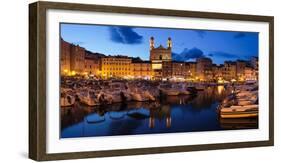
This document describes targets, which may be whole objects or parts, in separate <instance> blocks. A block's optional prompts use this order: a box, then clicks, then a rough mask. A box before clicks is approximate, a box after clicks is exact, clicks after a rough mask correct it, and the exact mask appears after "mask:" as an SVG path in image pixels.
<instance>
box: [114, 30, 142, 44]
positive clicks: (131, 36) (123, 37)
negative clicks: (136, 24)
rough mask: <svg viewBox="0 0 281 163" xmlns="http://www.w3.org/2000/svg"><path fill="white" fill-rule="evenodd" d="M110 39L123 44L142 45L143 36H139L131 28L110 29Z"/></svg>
mask: <svg viewBox="0 0 281 163" xmlns="http://www.w3.org/2000/svg"><path fill="white" fill-rule="evenodd" d="M109 33H110V39H111V41H113V42H116V43H122V44H140V43H142V41H143V36H141V35H139V34H138V33H137V32H135V31H134V28H131V27H109Z"/></svg>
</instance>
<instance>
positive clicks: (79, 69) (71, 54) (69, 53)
mask: <svg viewBox="0 0 281 163" xmlns="http://www.w3.org/2000/svg"><path fill="white" fill-rule="evenodd" d="M60 62H61V64H60V66H61V67H60V69H61V73H62V74H64V75H77V74H83V73H84V64H85V49H84V48H82V47H80V46H79V45H73V44H69V43H67V42H65V41H64V40H61V60H60Z"/></svg>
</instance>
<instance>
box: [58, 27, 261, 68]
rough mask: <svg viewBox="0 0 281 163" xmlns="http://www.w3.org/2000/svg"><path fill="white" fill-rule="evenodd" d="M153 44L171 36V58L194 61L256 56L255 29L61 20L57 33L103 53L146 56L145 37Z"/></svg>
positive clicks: (165, 42) (217, 61) (144, 58)
mask: <svg viewBox="0 0 281 163" xmlns="http://www.w3.org/2000/svg"><path fill="white" fill-rule="evenodd" d="M151 36H153V37H154V40H155V47H158V46H159V45H160V44H162V45H163V46H164V47H166V46H167V39H168V37H171V38H172V43H173V45H172V57H173V60H179V61H194V60H195V59H196V58H199V57H209V58H211V59H212V60H213V62H214V63H216V64H221V63H223V62H224V61H225V60H237V59H242V60H247V59H249V58H250V57H252V56H258V33H253V32H224V31H207V30H192V29H169V28H142V27H141V28H140V27H127V26H102V25H83V24H81V25H80V24H61V37H62V38H63V39H64V40H65V41H67V42H70V43H73V44H76V45H77V44H79V45H80V46H81V47H84V48H86V49H87V50H89V51H92V52H98V53H103V54H106V55H118V54H120V55H127V56H132V57H140V58H142V59H143V60H148V59H149V38H150V37H151Z"/></svg>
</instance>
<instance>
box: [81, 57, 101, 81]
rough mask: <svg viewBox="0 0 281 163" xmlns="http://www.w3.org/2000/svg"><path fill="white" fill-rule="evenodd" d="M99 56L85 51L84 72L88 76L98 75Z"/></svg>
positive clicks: (99, 66)
mask: <svg viewBox="0 0 281 163" xmlns="http://www.w3.org/2000/svg"><path fill="white" fill-rule="evenodd" d="M100 62H101V58H100V57H98V56H97V55H93V54H90V53H86V56H85V69H84V74H85V75H88V76H100V68H101V63H100Z"/></svg>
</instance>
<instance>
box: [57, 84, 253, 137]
mask: <svg viewBox="0 0 281 163" xmlns="http://www.w3.org/2000/svg"><path fill="white" fill-rule="evenodd" d="M230 92H231V89H230V88H225V87H224V86H209V87H206V88H204V89H203V90H202V91H199V92H198V93H197V95H179V96H166V97H162V98H160V99H158V100H156V101H154V102H133V101H131V102H126V103H116V104H112V105H103V106H95V107H89V106H85V105H83V104H80V103H78V102H77V103H75V104H74V106H72V107H64V108H61V138H74V137H94V136H115V135H136V134H156V133H158V134H160V133H176V132H198V131H218V130H233V129H257V128H258V119H257V118H239V119H221V118H220V117H219V115H218V114H219V113H218V111H217V107H218V105H219V104H220V102H221V101H222V100H223V99H224V98H225V97H226V96H227V95H229V93H230Z"/></svg>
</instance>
